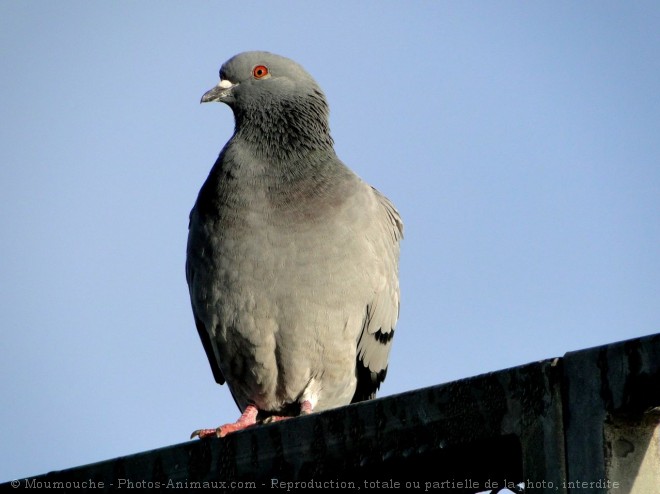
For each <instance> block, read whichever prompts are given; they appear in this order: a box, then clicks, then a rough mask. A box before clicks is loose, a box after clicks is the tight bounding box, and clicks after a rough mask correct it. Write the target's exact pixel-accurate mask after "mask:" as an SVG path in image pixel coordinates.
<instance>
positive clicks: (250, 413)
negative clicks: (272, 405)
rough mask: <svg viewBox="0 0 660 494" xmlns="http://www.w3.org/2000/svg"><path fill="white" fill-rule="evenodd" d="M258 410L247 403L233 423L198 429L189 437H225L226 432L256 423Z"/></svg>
mask: <svg viewBox="0 0 660 494" xmlns="http://www.w3.org/2000/svg"><path fill="white" fill-rule="evenodd" d="M258 413H259V410H257V407H255V406H254V405H248V406H247V407H246V408H245V411H244V412H243V414H242V415H241V416H240V417H239V418H238V420H237V421H236V422H234V423H233V424H225V425H221V426H220V427H218V428H217V429H198V430H196V431H195V432H193V433H192V434H190V439H192V438H193V437H195V436H197V437H199V438H200V439H204V438H205V437H211V436H216V437H225V436H226V435H227V434H229V433H231V432H236V431H242V430H243V429H247V428H248V427H250V426H252V425H254V424H256V423H257V414H258Z"/></svg>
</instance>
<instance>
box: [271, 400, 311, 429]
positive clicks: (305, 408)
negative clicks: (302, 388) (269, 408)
mask: <svg viewBox="0 0 660 494" xmlns="http://www.w3.org/2000/svg"><path fill="white" fill-rule="evenodd" d="M313 411H314V407H312V404H311V403H310V402H309V401H307V400H305V401H303V402H302V403H301V404H300V415H309V414H310V413H312V412H313ZM292 418H294V417H291V416H288V415H285V416H281V415H271V416H270V417H268V418H267V419H266V420H264V424H270V423H271V422H279V421H280V420H286V419H292Z"/></svg>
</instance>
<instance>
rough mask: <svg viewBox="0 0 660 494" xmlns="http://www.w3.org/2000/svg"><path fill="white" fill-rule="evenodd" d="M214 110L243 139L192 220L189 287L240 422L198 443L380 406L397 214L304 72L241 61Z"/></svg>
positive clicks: (217, 170)
mask: <svg viewBox="0 0 660 494" xmlns="http://www.w3.org/2000/svg"><path fill="white" fill-rule="evenodd" d="M212 101H216V102H222V103H225V104H226V105H228V106H229V107H230V108H231V110H232V111H233V114H234V120H235V127H234V133H233V135H232V137H231V138H230V139H229V141H228V142H227V144H226V145H225V146H224V148H223V149H222V151H221V152H220V154H219V156H218V159H217V161H216V162H215V164H214V165H213V168H212V169H211V171H210V173H209V175H208V178H207V179H206V181H205V182H204V184H203V186H202V188H201V189H200V191H199V194H198V197H197V200H196V202H195V205H194V207H193V209H192V211H191V213H190V223H189V229H188V245H187V255H186V278H187V282H188V287H189V292H190V300H191V304H192V311H193V315H194V319H195V324H196V327H197V331H198V333H199V337H200V339H201V341H202V345H203V347H204V350H205V352H206V355H207V357H208V360H209V363H210V365H211V369H212V371H213V376H214V378H215V380H216V382H217V383H219V384H225V383H226V384H227V386H228V387H229V390H230V392H231V395H232V397H233V399H234V401H235V402H236V405H237V406H238V408H239V409H240V411H241V415H240V417H239V419H238V420H237V421H236V422H234V423H229V424H226V425H222V426H220V427H217V428H216V429H200V430H197V431H195V432H193V434H192V435H191V438H193V437H195V436H198V437H200V438H204V437H210V436H213V437H215V436H217V437H224V436H225V435H227V434H229V433H232V432H235V431H239V430H243V429H245V428H247V427H250V426H253V425H255V424H262V423H268V422H272V421H276V420H282V419H284V418H289V417H295V416H300V415H306V414H309V413H312V412H318V411H322V410H327V409H331V408H336V407H340V406H344V405H348V404H350V403H354V402H359V401H363V400H369V399H372V398H374V397H375V395H376V391H377V390H378V389H379V387H380V384H381V382H382V381H383V380H384V379H385V376H386V373H387V367H388V357H389V353H390V347H391V345H392V337H393V335H394V328H395V325H396V322H397V319H398V317H399V279H398V264H399V250H400V241H401V239H402V238H403V223H402V220H401V217H400V215H399V213H398V212H397V210H396V208H395V207H394V205H393V204H392V203H391V202H390V201H389V200H388V199H387V198H386V197H385V196H384V195H382V194H381V193H380V192H378V191H377V190H376V189H375V188H373V187H371V186H370V185H368V184H367V183H365V182H364V181H362V179H360V178H359V177H358V176H357V175H356V174H355V173H354V172H353V171H351V170H350V169H349V168H348V167H347V166H346V165H344V163H342V161H340V160H339V158H338V157H337V155H336V153H335V151H334V141H333V139H332V137H331V136H330V130H329V122H328V115H329V108H328V104H327V101H326V98H325V95H324V93H323V91H322V90H321V89H320V87H319V85H318V84H317V83H316V82H315V80H314V79H313V78H312V77H311V76H310V75H309V74H308V73H307V72H306V71H305V69H303V68H302V67H301V66H300V65H299V64H298V63H296V62H294V61H293V60H290V59H288V58H285V57H282V56H279V55H275V54H272V53H269V52H263V51H252V52H244V53H240V54H238V55H236V56H234V57H233V58H231V59H229V60H228V61H227V62H225V63H224V64H223V65H222V67H221V69H220V82H219V83H218V84H217V85H216V86H215V87H214V88H212V89H211V90H210V91H208V92H206V93H205V94H204V95H203V96H202V100H201V102H202V103H206V102H212Z"/></svg>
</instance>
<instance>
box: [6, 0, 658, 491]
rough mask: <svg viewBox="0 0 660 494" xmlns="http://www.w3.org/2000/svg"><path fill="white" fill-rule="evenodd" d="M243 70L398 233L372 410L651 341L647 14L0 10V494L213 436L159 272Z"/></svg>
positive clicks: (340, 8)
mask: <svg viewBox="0 0 660 494" xmlns="http://www.w3.org/2000/svg"><path fill="white" fill-rule="evenodd" d="M252 49H262V50H268V51H272V52H275V53H278V54H281V55H285V56H288V57H290V58H293V59H295V60H296V61H298V62H299V63H300V64H302V65H303V66H304V67H305V68H307V70H308V71H309V72H310V73H311V74H312V75H313V76H314V77H315V78H316V79H317V81H318V82H319V84H320V85H321V87H323V88H324V90H325V93H326V96H327V98H328V100H329V103H330V108H331V128H332V134H333V137H334V139H335V142H336V149H337V153H338V155H339V156H340V158H341V159H342V160H343V161H344V162H345V163H346V164H348V165H349V166H350V167H351V168H352V169H353V170H355V171H356V172H357V173H358V174H359V175H360V176H361V177H362V178H364V179H365V180H366V181H367V182H369V183H371V184H372V185H374V186H376V187H377V188H378V189H379V190H381V191H382V192H383V193H384V194H386V195H387V196H388V197H389V198H390V199H392V201H393V202H394V203H395V204H396V205H397V207H398V209H399V211H400V212H401V215H402V216H403V219H404V222H405V228H406V230H405V239H404V242H403V244H402V254H401V273H400V275H401V289H402V304H401V318H400V321H399V325H398V327H397V332H396V336H395V341H394V346H393V351H392V355H391V360H390V368H389V373H388V376H387V380H386V381H385V383H384V385H383V386H382V388H381V393H380V396H385V395H391V394H395V393H399V392H403V391H407V390H412V389H416V388H421V387H425V386H431V385H435V384H440V383H444V382H448V381H452V380H456V379H459V378H463V377H469V376H474V375H478V374H481V373H485V372H490V371H495V370H499V369H503V368H507V367H511V366H516V365H521V364H525V363H529V362H533V361H537V360H541V359H545V358H550V357H556V356H561V355H563V354H564V353H566V352H568V351H572V350H577V349H581V348H585V347H590V346H595V345H601V344H605V343H610V342H615V341H619V340H623V339H628V338H633V337H638V336H642V335H647V334H652V333H656V332H658V331H660V256H659V253H660V252H659V250H660V90H659V89H660V56H659V55H658V54H659V53H660V3H658V2H657V1H648V2H645V1H639V2H637V1H635V2H608V1H604V2H603V1H597V2H596V1H585V2H564V1H552V2H550V1H547V2H476V1H475V2H462V1H461V2H458V1H457V2H444V1H443V2H430V1H427V2H403V1H399V2H394V1H389V2H353V1H350V2H347V1H344V2H332V3H331V4H330V3H328V2H323V3H322V2H307V1H304V2H303V1H299V2H286V3H282V2H253V1H241V2H211V1H203V2H199V1H187V2H173V1H164V2H123V1H118V2H87V1H78V2H73V1H65V2H38V1H23V2H10V1H5V2H1V3H0V50H1V51H0V53H1V59H0V60H1V63H2V68H1V70H0V114H1V115H2V123H1V126H2V131H1V134H0V232H1V237H0V330H1V331H2V354H3V356H2V358H1V359H0V396H2V406H1V407H0V459H1V461H0V481H8V480H11V479H14V478H17V477H24V476H30V475H35V474H40V473H45V472H47V471H50V470H54V469H62V468H67V467H73V466H78V465H81V464H85V463H90V462H95V461H99V460H105V459H109V458H114V457H117V456H121V455H126V454H131V453H137V452H140V451H145V450H149V449H153V448H157V447H163V446H168V445H171V444H175V443H180V442H184V441H186V440H187V438H188V436H189V434H190V432H191V431H192V430H194V429H197V428H200V427H211V426H212V427H215V426H217V425H219V424H221V423H226V422H229V421H233V420H235V419H236V418H237V417H238V409H237V408H236V407H235V405H234V402H233V400H232V398H231V396H230V394H229V391H228V390H227V388H226V387H224V386H222V387H221V386H218V385H216V384H215V382H214V380H213V376H212V374H211V370H210V368H209V365H208V362H207V360H206V356H205V355H204V351H203V349H202V345H201V343H200V341H199V338H198V336H197V331H196V330H195V326H194V323H193V318H192V314H191V310H190V303H189V298H188V291H187V286H186V281H185V274H184V262H185V246H186V238H187V226H188V213H189V211H190V208H191V207H192V205H193V203H194V201H195V198H196V196H197V192H198V190H199V187H200V186H201V184H202V183H203V181H204V179H205V178H206V175H207V174H208V171H209V169H210V167H211V166H212V164H213V162H214V160H215V158H216V156H217V154H218V152H219V150H220V149H221V147H222V146H223V145H224V143H225V142H226V141H227V139H228V138H229V137H230V136H231V133H232V130H233V117H232V113H231V110H230V109H229V108H228V107H226V106H224V105H220V104H208V105H200V104H199V99H200V97H201V95H202V94H203V93H204V92H205V91H206V90H208V89H210V88H211V87H212V86H214V85H215V84H216V83H217V82H218V69H219V67H220V65H221V64H222V63H223V62H224V61H225V60H227V59H228V58H229V57H231V56H233V55H234V54H236V53H238V52H241V51H245V50H252Z"/></svg>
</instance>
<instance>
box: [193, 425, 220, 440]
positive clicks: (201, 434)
mask: <svg viewBox="0 0 660 494" xmlns="http://www.w3.org/2000/svg"><path fill="white" fill-rule="evenodd" d="M219 429H220V427H218V428H217V429H197V430H196V431H193V433H192V434H190V439H194V438H196V437H198V438H200V439H204V438H207V437H211V436H216V437H222V436H220V435H218V433H219V432H220V431H219Z"/></svg>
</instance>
